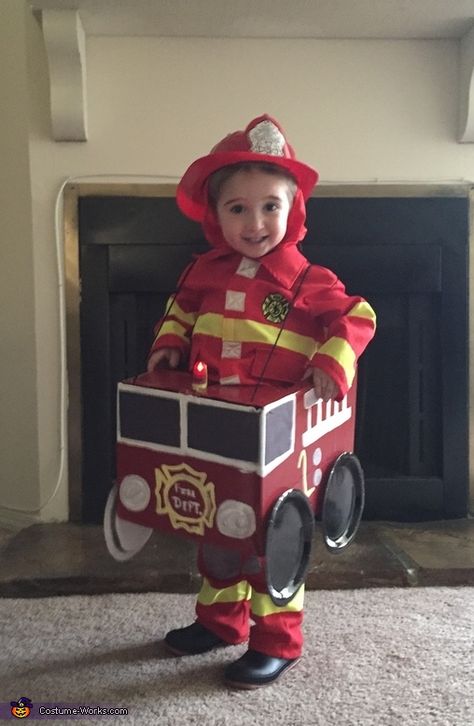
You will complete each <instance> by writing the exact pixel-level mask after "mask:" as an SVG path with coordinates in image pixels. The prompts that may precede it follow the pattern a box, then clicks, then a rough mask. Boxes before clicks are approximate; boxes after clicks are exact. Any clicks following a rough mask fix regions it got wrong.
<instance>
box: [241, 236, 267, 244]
mask: <svg viewBox="0 0 474 726" xmlns="http://www.w3.org/2000/svg"><path fill="white" fill-rule="evenodd" d="M242 239H243V240H244V242H247V243H248V244H252V245H258V244H261V243H262V242H266V241H267V239H268V235H265V236H264V237H243V238H242Z"/></svg>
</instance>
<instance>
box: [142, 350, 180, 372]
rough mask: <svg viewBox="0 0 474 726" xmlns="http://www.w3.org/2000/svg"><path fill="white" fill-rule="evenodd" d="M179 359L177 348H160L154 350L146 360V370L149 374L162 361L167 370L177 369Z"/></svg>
mask: <svg viewBox="0 0 474 726" xmlns="http://www.w3.org/2000/svg"><path fill="white" fill-rule="evenodd" d="M180 358H181V353H180V351H179V349H178V348H160V349H159V350H155V352H154V353H152V354H151V356H150V357H149V358H148V364H147V367H146V369H147V371H148V373H151V372H152V371H154V370H155V368H158V366H159V365H160V363H161V362H162V361H164V362H165V363H167V364H168V368H177V367H178V365H179V360H180Z"/></svg>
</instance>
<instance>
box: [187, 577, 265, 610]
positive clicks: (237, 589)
mask: <svg viewBox="0 0 474 726" xmlns="http://www.w3.org/2000/svg"><path fill="white" fill-rule="evenodd" d="M251 592H252V588H251V587H250V585H249V583H248V582H247V581H246V580H241V581H240V582H237V583H236V584H235V585H231V586H230V587H225V588H224V589H223V590H217V589H216V588H215V587H212V585H210V584H209V580H207V579H206V578H204V579H203V582H202V586H201V590H200V592H199V595H198V598H197V601H198V603H199V604H200V605H214V604H216V603H223V602H240V601H241V600H250V595H251Z"/></svg>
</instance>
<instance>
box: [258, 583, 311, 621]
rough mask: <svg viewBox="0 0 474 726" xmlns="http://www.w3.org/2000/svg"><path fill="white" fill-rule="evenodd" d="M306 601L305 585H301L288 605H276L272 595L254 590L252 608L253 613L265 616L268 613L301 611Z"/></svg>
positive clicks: (261, 616)
mask: <svg viewBox="0 0 474 726" xmlns="http://www.w3.org/2000/svg"><path fill="white" fill-rule="evenodd" d="M303 602H304V585H301V587H300V589H299V590H298V592H297V593H296V595H295V596H294V598H293V600H291V601H290V602H289V603H288V605H283V606H281V607H280V606H279V605H275V603H274V602H273V600H272V599H271V597H270V595H263V594H262V593H260V592H255V590H254V591H253V592H252V604H251V605H250V610H251V613H252V614H253V615H257V617H260V618H264V617H265V616H266V615H276V614H278V613H291V612H293V613H294V612H296V613H299V612H300V611H301V610H303Z"/></svg>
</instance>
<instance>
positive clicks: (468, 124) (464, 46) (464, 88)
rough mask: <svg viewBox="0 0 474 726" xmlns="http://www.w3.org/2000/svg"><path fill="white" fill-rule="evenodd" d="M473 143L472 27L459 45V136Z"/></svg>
mask: <svg viewBox="0 0 474 726" xmlns="http://www.w3.org/2000/svg"><path fill="white" fill-rule="evenodd" d="M458 140H459V141H461V142H463V143H472V142H474V25H473V26H472V28H471V30H470V31H469V32H468V33H466V35H464V37H463V38H461V40H460V43H459V136H458Z"/></svg>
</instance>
